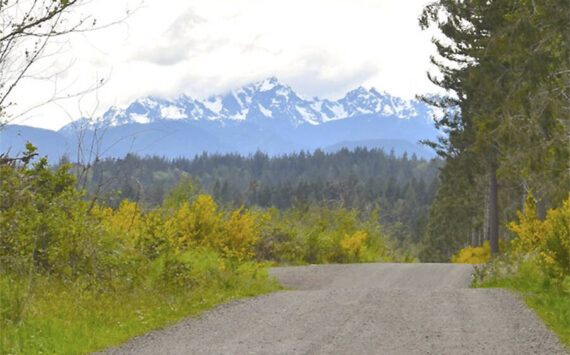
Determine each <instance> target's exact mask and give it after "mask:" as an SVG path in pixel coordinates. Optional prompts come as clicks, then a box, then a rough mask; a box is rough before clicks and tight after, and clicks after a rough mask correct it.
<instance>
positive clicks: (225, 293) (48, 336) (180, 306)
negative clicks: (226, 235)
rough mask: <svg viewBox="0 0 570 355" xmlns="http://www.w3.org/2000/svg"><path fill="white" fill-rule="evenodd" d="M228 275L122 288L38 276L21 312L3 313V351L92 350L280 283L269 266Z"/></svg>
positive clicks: (0, 336)
mask: <svg viewBox="0 0 570 355" xmlns="http://www.w3.org/2000/svg"><path fill="white" fill-rule="evenodd" d="M227 275H228V277H227V278H226V279H224V280H217V281H212V282H211V283H209V284H207V285H206V286H204V285H202V286H198V287H194V288H192V289H191V290H178V291H177V290H173V289H158V288H156V287H155V288H147V287H143V286H141V287H140V288H138V289H134V290H131V291H129V292H127V291H122V292H117V293H111V292H106V293H105V292H89V291H84V290H83V291H81V290H78V289H77V288H71V289H69V285H65V284H64V283H62V282H57V281H54V280H47V279H44V280H38V281H35V286H34V290H35V291H34V292H33V294H31V295H30V297H27V298H26V304H25V306H24V308H25V309H24V312H23V314H22V315H21V317H12V320H11V321H10V320H9V317H3V318H2V319H0V353H1V354H83V353H88V352H92V351H96V350H101V349H104V348H106V347H109V346H112V345H118V344H121V343H123V342H125V341H126V340H128V339H130V338H132V337H133V336H136V335H139V334H143V333H145V332H148V331H150V330H152V329H157V328H161V327H164V326H166V325H169V324H172V323H174V322H176V321H179V320H180V319H182V318H184V317H188V316H198V315H199V314H200V312H202V311H204V310H208V309H211V308H213V307H214V306H215V305H217V304H220V303H223V302H229V301H231V300H235V299H239V298H244V297H250V296H255V295H259V294H263V293H268V292H272V291H276V290H278V289H280V287H279V285H278V284H277V282H276V281H272V280H268V278H267V273H266V271H265V270H262V271H260V272H257V274H256V275H253V276H252V275H251V274H248V275H234V274H230V273H228V274H227ZM4 286H5V284H4ZM19 296H21V295H19ZM15 318H19V319H15Z"/></svg>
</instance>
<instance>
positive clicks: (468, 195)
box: [420, 0, 570, 260]
mask: <svg viewBox="0 0 570 355" xmlns="http://www.w3.org/2000/svg"><path fill="white" fill-rule="evenodd" d="M569 13H570V3H569V2H568V1H558V0H545V1H540V2H536V1H517V2H512V1H508V0H494V1H479V0H466V1H457V0H439V1H434V2H432V3H430V4H428V5H427V6H426V7H425V9H424V11H423V13H422V15H421V17H420V25H421V26H422V27H423V28H424V29H425V28H428V27H434V28H436V29H437V30H439V32H440V35H439V36H438V37H437V38H436V39H435V40H434V43H435V45H436V48H437V51H438V56H436V57H434V58H432V63H433V64H434V65H435V66H436V67H437V68H438V69H439V73H438V74H439V75H433V76H430V79H431V80H432V82H434V83H435V84H436V85H438V86H440V87H441V88H443V89H445V90H446V92H448V93H449V94H450V95H447V96H431V97H425V98H424V101H426V102H427V103H429V104H432V105H434V106H436V107H439V108H442V109H444V111H445V116H444V117H443V118H441V119H440V120H438V121H437V122H436V125H437V126H438V127H440V128H441V129H443V130H444V131H446V133H447V135H446V136H445V137H442V138H441V139H440V141H439V142H430V143H429V144H430V145H431V146H432V147H434V148H436V150H437V151H438V153H439V154H440V155H441V156H442V157H444V158H445V160H446V165H445V167H444V171H443V173H442V182H441V185H440V189H439V192H438V197H437V198H436V200H435V202H434V204H433V205H432V208H431V210H430V220H429V222H428V228H427V234H426V239H427V240H426V243H424V253H423V255H422V256H423V257H422V259H430V260H434V259H435V260H444V259H446V257H449V254H450V253H453V252H455V251H456V250H458V249H459V248H460V245H461V244H465V241H466V239H467V240H468V239H469V238H470V235H471V234H473V231H476V230H479V231H481V230H482V229H483V228H482V226H483V225H485V226H487V225H489V226H490V228H489V229H488V230H489V231H490V233H489V235H490V237H489V239H491V240H492V241H493V243H492V247H495V246H496V244H495V243H494V242H495V239H497V238H495V237H496V230H497V229H498V227H499V226H498V224H499V223H498V221H497V219H498V218H497V217H499V218H501V219H502V220H503V221H508V220H511V219H512V217H513V215H514V212H515V211H516V210H517V209H519V208H520V200H521V197H524V196H525V195H526V193H527V192H528V190H529V188H531V187H533V188H534V191H535V194H536V195H537V196H539V197H541V199H542V201H541V202H540V204H541V206H540V208H541V210H542V211H545V210H546V209H547V208H551V207H553V206H556V205H558V204H560V202H561V201H562V200H564V199H565V198H566V197H567V190H568V181H569V175H568V174H569V172H570V170H569V169H568V162H569V161H570V158H569V154H570V147H569V144H570V143H569V141H568V137H567V132H568V124H569V119H570V106H569V105H568V104H567V103H568V97H569V94H570V85H568V83H570V81H569V78H570V70H569V69H570V56H568V53H569V50H570V35H569V34H570V31H569V29H570V25H569V22H568V14H569ZM492 176H495V177H496V178H497V179H489V180H488V182H487V178H488V177H492ZM497 180H498V186H500V188H501V191H502V192H499V196H498V202H499V205H500V208H499V211H500V213H499V215H498V216H497V214H496V213H492V211H491V210H493V211H496V209H494V208H493V209H491V207H490V206H491V205H492V204H491V203H490V202H491V201H493V202H495V201H496V200H497V199H496V198H495V197H497V195H496V194H495V193H494V191H495V189H490V188H489V186H497V185H496V184H494V183H491V182H492V181H497ZM481 191H489V197H488V198H487V199H485V198H484V193H481ZM440 192H441V193H440ZM473 195H475V198H472V197H473ZM446 197H448V198H446ZM463 201H466V203H464V202H463ZM493 205H494V203H493ZM487 207H488V210H489V212H488V213H485V212H484V211H483V210H484V208H487ZM473 210H476V211H475V212H476V213H472V211H473ZM539 215H541V217H542V213H539ZM502 232H503V233H502V234H503V235H505V234H507V235H508V231H506V230H502ZM497 242H498V240H497ZM448 246H450V247H448Z"/></svg>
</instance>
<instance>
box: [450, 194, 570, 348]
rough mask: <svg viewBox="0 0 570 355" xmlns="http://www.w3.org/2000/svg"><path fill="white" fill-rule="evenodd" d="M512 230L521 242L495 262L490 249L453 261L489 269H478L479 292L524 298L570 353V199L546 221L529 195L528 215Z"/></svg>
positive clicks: (466, 251)
mask: <svg viewBox="0 0 570 355" xmlns="http://www.w3.org/2000/svg"><path fill="white" fill-rule="evenodd" d="M508 228H509V229H510V230H511V231H512V232H513V233H514V235H515V237H514V238H513V239H512V240H511V241H510V243H509V246H508V248H507V250H505V252H504V253H503V254H502V255H501V256H500V257H497V258H494V259H491V253H490V249H489V245H488V243H486V244H484V245H483V247H478V248H473V247H466V248H464V249H462V250H460V251H459V252H458V253H457V254H456V255H454V256H452V257H451V261H452V262H459V263H473V264H480V263H485V264H483V265H481V266H479V267H477V268H476V273H475V277H474V282H473V286H474V287H481V288H489V287H492V288H494V287H501V288H506V289H509V290H512V291H515V292H517V293H519V294H521V296H522V297H523V298H524V300H525V302H526V304H527V305H528V306H529V307H530V308H532V309H534V310H535V311H536V313H537V314H538V315H539V316H540V318H542V320H543V321H544V322H545V323H546V324H547V325H548V326H549V327H550V328H551V329H552V330H554V331H555V332H556V334H558V336H559V338H560V340H561V341H562V342H563V343H564V344H566V346H569V347H570V198H568V199H566V200H565V201H564V202H563V203H562V205H561V206H560V207H558V208H554V209H551V210H549V211H547V214H546V218H545V219H544V220H541V219H539V217H538V214H537V211H536V200H535V199H534V198H533V197H532V194H530V193H529V195H528V197H527V200H526V203H525V205H524V212H518V222H511V223H509V224H508Z"/></svg>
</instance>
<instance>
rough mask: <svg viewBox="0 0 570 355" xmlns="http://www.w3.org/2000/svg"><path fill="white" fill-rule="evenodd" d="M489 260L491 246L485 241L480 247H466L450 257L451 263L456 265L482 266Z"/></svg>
mask: <svg viewBox="0 0 570 355" xmlns="http://www.w3.org/2000/svg"><path fill="white" fill-rule="evenodd" d="M501 249H502V248H501ZM489 260H491V245H490V244H489V241H487V240H486V241H485V242H484V243H483V245H482V246H480V247H472V246H467V247H465V248H463V249H461V250H460V251H459V252H457V254H455V255H452V256H451V262H452V263H456V264H484V263H486V262H488V261H489Z"/></svg>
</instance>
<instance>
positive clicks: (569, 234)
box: [508, 193, 570, 283]
mask: <svg viewBox="0 0 570 355" xmlns="http://www.w3.org/2000/svg"><path fill="white" fill-rule="evenodd" d="M517 214H518V219H519V223H515V222H511V223H510V224H509V225H508V227H509V229H510V230H511V231H513V232H514V233H515V234H516V236H517V238H514V239H513V240H512V242H511V245H512V248H513V251H514V252H518V253H523V254H524V253H531V252H537V253H538V258H537V262H538V264H539V265H540V266H541V268H542V269H543V271H544V272H546V273H547V274H548V275H549V276H550V277H552V278H553V279H554V280H555V282H558V283H561V282H562V281H563V280H564V278H565V277H567V276H569V275H570V197H569V198H567V199H566V200H565V201H564V202H563V203H562V206H560V207H559V208H555V209H551V210H548V211H547V214H546V219H545V220H544V221H541V220H540V219H539V218H538V215H537V213H536V201H535V199H534V198H533V197H532V195H531V194H530V193H529V194H528V196H527V199H526V202H525V208H524V213H521V212H518V213H517Z"/></svg>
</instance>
